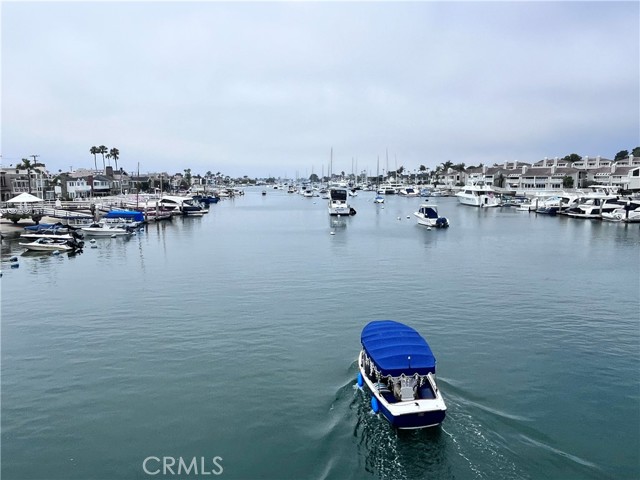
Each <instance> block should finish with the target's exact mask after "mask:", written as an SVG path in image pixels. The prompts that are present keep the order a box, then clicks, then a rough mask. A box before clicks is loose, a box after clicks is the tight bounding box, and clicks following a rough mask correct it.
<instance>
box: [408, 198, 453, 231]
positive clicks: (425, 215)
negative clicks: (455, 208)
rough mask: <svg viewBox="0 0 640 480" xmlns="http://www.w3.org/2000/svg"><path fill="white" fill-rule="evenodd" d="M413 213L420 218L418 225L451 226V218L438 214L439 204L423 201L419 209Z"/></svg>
mask: <svg viewBox="0 0 640 480" xmlns="http://www.w3.org/2000/svg"><path fill="white" fill-rule="evenodd" d="M413 214H414V215H415V216H416V218H417V219H418V225H425V226H427V227H435V228H447V227H449V220H448V219H447V217H440V216H438V206H437V205H435V204H433V203H421V204H420V207H419V208H418V211H417V212H413Z"/></svg>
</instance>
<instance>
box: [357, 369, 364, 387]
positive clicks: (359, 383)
mask: <svg viewBox="0 0 640 480" xmlns="http://www.w3.org/2000/svg"><path fill="white" fill-rule="evenodd" d="M363 384H364V380H363V379H362V372H358V387H360V388H362V385H363Z"/></svg>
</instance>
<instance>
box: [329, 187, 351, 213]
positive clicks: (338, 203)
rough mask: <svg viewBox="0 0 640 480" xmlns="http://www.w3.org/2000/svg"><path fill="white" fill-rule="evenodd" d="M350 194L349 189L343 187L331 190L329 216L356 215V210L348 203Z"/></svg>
mask: <svg viewBox="0 0 640 480" xmlns="http://www.w3.org/2000/svg"><path fill="white" fill-rule="evenodd" d="M348 192H349V190H348V189H347V188H341V187H332V188H330V189H329V215H353V214H354V213H355V210H353V209H352V208H351V207H350V206H349V202H347V198H348V197H349V193H348ZM352 212H353V213H352Z"/></svg>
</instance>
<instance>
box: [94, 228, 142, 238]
mask: <svg viewBox="0 0 640 480" xmlns="http://www.w3.org/2000/svg"><path fill="white" fill-rule="evenodd" d="M82 231H83V232H84V234H85V235H88V236H90V237H113V236H114V235H115V236H117V237H122V236H125V235H131V234H132V232H130V231H128V230H121V229H117V228H113V229H107V228H91V227H88V228H83V229H82Z"/></svg>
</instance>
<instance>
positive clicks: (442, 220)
mask: <svg viewBox="0 0 640 480" xmlns="http://www.w3.org/2000/svg"><path fill="white" fill-rule="evenodd" d="M448 226H449V220H447V217H438V218H437V219H436V228H447V227H448Z"/></svg>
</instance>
